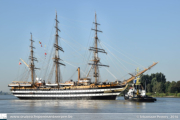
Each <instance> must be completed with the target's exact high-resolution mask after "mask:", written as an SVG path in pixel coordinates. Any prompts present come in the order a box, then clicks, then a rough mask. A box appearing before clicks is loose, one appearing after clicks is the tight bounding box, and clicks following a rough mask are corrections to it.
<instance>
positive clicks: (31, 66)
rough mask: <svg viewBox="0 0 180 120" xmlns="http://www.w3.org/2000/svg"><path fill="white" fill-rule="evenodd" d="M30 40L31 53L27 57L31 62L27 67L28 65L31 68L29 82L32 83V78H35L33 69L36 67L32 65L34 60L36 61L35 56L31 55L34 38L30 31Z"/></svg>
mask: <svg viewBox="0 0 180 120" xmlns="http://www.w3.org/2000/svg"><path fill="white" fill-rule="evenodd" d="M30 41H31V46H30V48H31V55H30V56H29V59H30V60H31V63H30V65H29V67H30V70H31V82H32V85H33V84H34V78H35V72H34V71H35V69H38V68H35V65H34V61H37V58H35V57H34V56H33V53H34V51H33V49H35V47H33V42H34V40H32V33H31V39H30Z"/></svg>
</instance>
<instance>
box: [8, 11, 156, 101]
mask: <svg viewBox="0 0 180 120" xmlns="http://www.w3.org/2000/svg"><path fill="white" fill-rule="evenodd" d="M55 21H56V26H55V29H56V33H55V43H54V48H55V51H54V52H55V54H54V56H53V58H52V60H53V62H54V65H55V67H54V68H55V69H54V70H53V71H52V72H55V77H54V78H55V80H54V81H55V82H54V83H49V82H47V81H46V80H42V79H38V78H36V76H35V69H38V68H36V67H35V61H37V58H35V57H34V46H33V42H35V41H34V40H33V39H32V34H31V39H30V41H31V45H30V48H31V51H30V56H29V59H30V64H29V65H28V64H27V63H25V62H24V61H23V62H24V63H25V64H26V65H27V66H28V68H29V70H30V73H31V82H27V81H26V82H25V81H12V83H11V84H9V85H8V87H11V89H10V90H11V92H12V94H13V95H14V96H16V97H17V98H19V99H77V100H78V99H92V100H115V99H116V97H117V96H118V95H120V93H121V92H122V91H124V90H125V89H126V88H127V86H128V83H129V82H131V81H132V80H134V79H135V78H136V77H137V76H139V75H141V74H143V73H144V72H146V71H147V70H149V69H151V68H152V67H153V66H155V65H156V64H157V62H156V63H153V64H152V65H151V66H150V67H148V68H146V69H144V70H142V71H140V72H139V73H138V74H135V75H133V74H130V75H131V77H130V78H129V79H126V80H124V81H118V80H116V81H114V82H106V81H105V82H100V81H99V67H109V66H108V65H103V64H101V63H100V58H99V57H98V53H100V52H101V53H106V51H105V50H104V49H101V48H98V40H99V39H98V34H97V33H98V32H101V31H100V30H98V29H97V26H98V25H100V24H99V23H97V19H96V14H95V22H94V24H95V29H92V30H94V31H95V37H94V46H93V47H90V48H89V50H90V51H92V52H93V60H91V61H92V62H91V63H88V65H90V66H91V69H92V70H93V78H94V81H93V80H92V79H91V78H90V77H88V76H87V77H83V78H82V77H81V74H80V67H78V68H77V70H78V80H77V81H73V80H70V81H66V82H64V83H62V82H61V81H60V78H61V74H60V66H62V65H63V66H65V64H63V63H61V62H60V61H61V58H60V55H59V51H62V52H64V50H63V48H62V47H61V46H59V43H58V42H59V40H58V38H59V34H58V32H59V31H60V30H59V28H58V23H59V21H58V19H57V13H56V19H55Z"/></svg>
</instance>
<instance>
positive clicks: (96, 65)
mask: <svg viewBox="0 0 180 120" xmlns="http://www.w3.org/2000/svg"><path fill="white" fill-rule="evenodd" d="M93 23H94V24H95V29H92V30H94V31H95V37H94V47H90V49H89V50H91V51H94V59H93V60H92V61H93V63H89V65H92V66H93V68H94V77H95V84H97V83H98V81H99V67H98V66H105V67H109V66H108V65H102V64H100V63H99V62H100V59H99V58H98V52H102V53H106V52H105V50H104V49H100V48H98V40H99V39H98V36H97V32H102V31H100V30H98V29H97V26H98V25H100V24H99V23H97V19H96V13H95V22H93ZM106 54H107V53H106Z"/></svg>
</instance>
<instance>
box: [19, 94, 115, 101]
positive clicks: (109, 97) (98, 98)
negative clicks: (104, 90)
mask: <svg viewBox="0 0 180 120" xmlns="http://www.w3.org/2000/svg"><path fill="white" fill-rule="evenodd" d="M18 98H19V99H24V100H116V96H115V95H114V96H91V97H18Z"/></svg>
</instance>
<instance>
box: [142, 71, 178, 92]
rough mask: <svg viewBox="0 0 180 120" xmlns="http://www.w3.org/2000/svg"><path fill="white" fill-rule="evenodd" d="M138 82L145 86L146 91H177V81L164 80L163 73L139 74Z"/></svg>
mask: <svg viewBox="0 0 180 120" xmlns="http://www.w3.org/2000/svg"><path fill="white" fill-rule="evenodd" d="M140 82H141V84H142V85H143V86H144V87H145V86H146V92H148V93H179V92H180V80H179V81H177V82H176V81H172V82H170V81H166V77H165V75H164V74H163V73H152V74H151V75H148V74H147V75H141V76H140Z"/></svg>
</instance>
